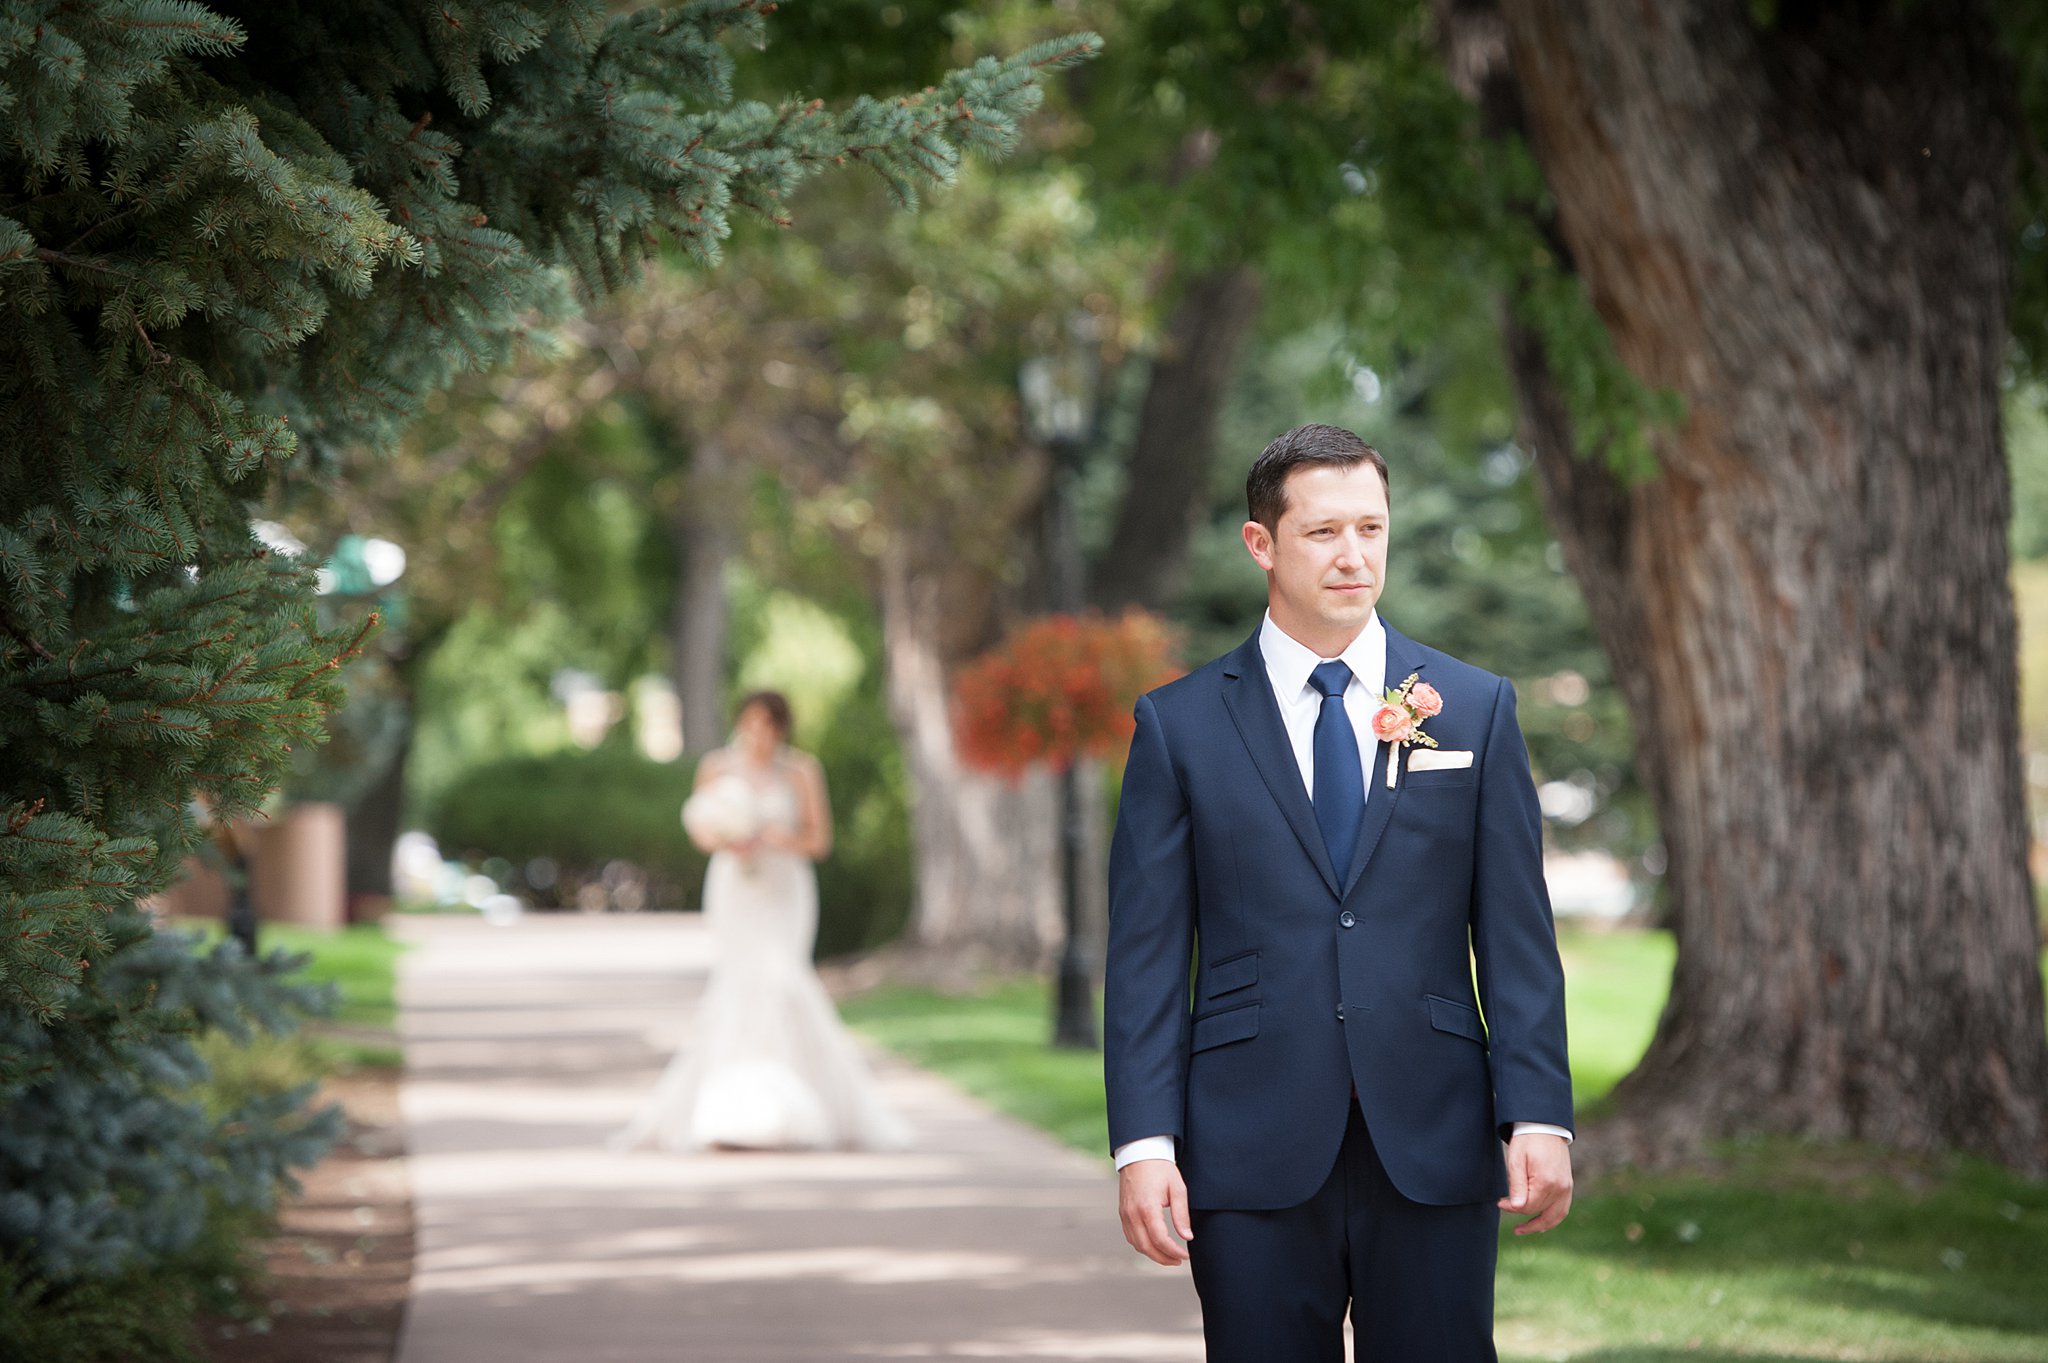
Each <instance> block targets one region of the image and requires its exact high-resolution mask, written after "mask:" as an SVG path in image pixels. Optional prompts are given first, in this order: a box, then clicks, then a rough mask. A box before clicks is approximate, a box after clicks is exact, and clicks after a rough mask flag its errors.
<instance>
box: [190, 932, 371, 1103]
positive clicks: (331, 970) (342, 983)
mask: <svg viewBox="0 0 2048 1363" xmlns="http://www.w3.org/2000/svg"><path fill="white" fill-rule="evenodd" d="M176 926H177V927H178V928H180V929H181V930H183V931H187V932H199V933H201V934H203V935H204V936H206V937H207V938H209V939H211V938H214V937H219V936H220V935H221V934H222V928H221V926H220V924H218V923H213V922H198V921H194V920H189V919H188V920H184V921H181V922H179V923H178V924H177V925H176ZM256 945H257V947H258V949H259V950H261V951H263V952H265V953H268V952H270V951H274V950H278V949H283V950H285V951H289V952H294V953H306V954H309V955H310V956H311V957H312V959H311V960H310V961H309V962H308V963H307V964H306V966H305V967H304V968H303V969H302V970H301V971H300V972H299V975H298V978H299V979H301V980H304V981H306V982H308V983H312V984H332V985H334V986H335V988H336V989H337V990H338V991H339V997H338V998H337V1000H336V1002H335V1008H334V1012H333V1013H332V1014H331V1015H329V1016H327V1017H322V1018H309V1019H307V1020H306V1022H305V1023H304V1025H303V1026H302V1028H301V1030H300V1032H299V1034H298V1035H297V1036H294V1037H288V1038H284V1039H283V1040H282V1041H272V1040H270V1039H266V1041H265V1042H264V1043H263V1044H267V1045H278V1046H282V1047H284V1048H285V1049H286V1050H288V1051H292V1052H301V1051H302V1052H304V1054H303V1055H302V1056H299V1055H294V1056H291V1057H287V1058H286V1059H285V1060H284V1061H283V1062H282V1063H303V1064H304V1065H305V1066H306V1067H307V1068H308V1069H309V1070H310V1071H311V1072H313V1073H323V1072H325V1071H327V1070H330V1069H335V1068H344V1069H345V1068H351V1067H354V1066H358V1065H362V1066H369V1067H372V1068H396V1067H397V1066H399V1065H400V1064H402V1063H403V1057H402V1056H401V1055H400V1053H399V1049H398V1044H397V1038H396V1036H395V1035H391V1033H392V1029H393V1028H394V1027H395V1026H396V1025H397V1020H398V992H397V988H398V985H397V978H398V957H399V955H400V954H401V953H402V952H403V951H404V950H405V947H404V946H403V945H402V944H401V943H399V942H397V941H394V940H393V939H392V938H391V937H389V936H388V935H386V933H385V931H384V929H383V928H382V927H381V926H379V925H378V924H375V923H353V924H350V925H349V926H347V927H344V928H340V929H337V930H335V931H332V932H328V931H323V930H321V929H318V928H308V927H301V926H299V925H298V924H295V923H265V924H263V925H262V926H261V927H260V928H258V929H257V935H256ZM273 1063H279V1062H278V1061H277V1060H276V1059H273Z"/></svg>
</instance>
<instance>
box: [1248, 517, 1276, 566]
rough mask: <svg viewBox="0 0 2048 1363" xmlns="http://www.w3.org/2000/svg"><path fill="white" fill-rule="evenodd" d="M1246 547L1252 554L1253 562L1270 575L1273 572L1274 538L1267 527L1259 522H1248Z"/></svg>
mask: <svg viewBox="0 0 2048 1363" xmlns="http://www.w3.org/2000/svg"><path fill="white" fill-rule="evenodd" d="M1244 547H1245V549H1246V550H1247V551H1248V552H1249V553H1250V554H1251V556H1252V562H1254V563H1256V564H1258V565H1259V567H1261V568H1263V569H1265V570H1266V571H1267V572H1269V573H1270V572H1272V571H1273V537H1272V536H1271V535H1270V534H1268V533H1267V532H1266V527H1265V526H1263V525H1260V524H1259V523H1258V522H1257V521H1246V522H1245V523H1244Z"/></svg>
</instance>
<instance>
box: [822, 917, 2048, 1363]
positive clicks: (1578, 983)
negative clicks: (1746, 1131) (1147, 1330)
mask: <svg viewBox="0 0 2048 1363" xmlns="http://www.w3.org/2000/svg"><path fill="white" fill-rule="evenodd" d="M1561 945H1562V948H1563V952H1564V957H1565V968H1566V980H1567V1006H1568V1009H1569V1014H1570V1028H1571V1039H1572V1074H1573V1080H1574V1084H1575V1086H1576V1091H1577V1096H1578V1099H1579V1101H1580V1103H1581V1104H1584V1103H1588V1102H1592V1101H1595V1100H1597V1099H1598V1098H1600V1097H1602V1096H1604V1095H1605V1094H1606V1092H1607V1091H1608V1089H1609V1088H1611V1087H1612V1086H1613V1084H1614V1082H1615V1080H1617V1079H1618V1078H1620V1077H1621V1075H1622V1074H1624V1073H1626V1072H1627V1070H1628V1068H1629V1067H1630V1066H1631V1065H1632V1064H1633V1063H1634V1062H1635V1059H1636V1057H1637V1056H1638V1055H1639V1054H1641V1052H1642V1049H1643V1047H1644V1046H1645V1045H1646V1044H1647V1043H1648V1041H1649V1038H1650V1033H1651V1030H1652V1028H1653V1027H1654V1026H1655V1023H1656V1018H1657V1012H1658V1009H1659V1008H1660V1007H1661V1006H1662V1004H1663V998H1664V991H1665V989H1666V988H1667V987H1668V984H1669V981H1670V971H1671V958H1672V952H1671V944H1670V940H1669V938H1668V937H1665V936H1664V935H1662V934H1656V933H1600V934H1593V933H1579V932H1567V933H1565V934H1564V936H1563V938H1562V941H1561ZM845 1013H846V1017H847V1019H848V1021H850V1022H851V1023H853V1025H854V1026H856V1027H858V1028H859V1029H860V1030H861V1031H862V1032H864V1033H866V1034H867V1035H868V1036H871V1037H873V1038H874V1039H875V1040H876V1041H878V1042H880V1043H882V1044H883V1045H885V1046H888V1047H890V1048H891V1049H894V1050H896V1051H898V1052H900V1053H902V1054H904V1055H906V1056H908V1057H909V1058H910V1059H912V1060H914V1061H916V1062H918V1063H919V1064H922V1065H926V1066H929V1067H930V1068H932V1069H935V1070H937V1071H939V1072H940V1073H942V1074H945V1075H947V1076H948V1077H950V1078H951V1079H953V1080H954V1081H955V1082H957V1083H959V1084H960V1085H961V1086H962V1087H963V1088H966V1089H967V1090H969V1091H970V1092H972V1093H975V1094H978V1095H979V1096H981V1097H982V1098H984V1099H986V1100H987V1101H989V1102H990V1103H992V1104H993V1105H995V1106H996V1107H999V1108H1001V1109H1003V1110H1005V1111H1007V1112H1010V1113H1012V1114H1014V1115H1016V1116H1018V1117H1020V1118H1022V1119H1024V1120H1026V1121H1029V1122H1032V1123H1034V1124H1036V1125H1038V1126H1041V1127H1043V1128H1045V1129H1046V1130H1048V1131H1051V1132H1052V1133H1054V1134H1055V1135H1057V1136H1059V1137H1060V1138H1061V1139H1063V1140H1065V1141H1067V1142H1069V1143H1071V1144H1073V1145H1075V1146H1078V1147H1079V1148H1081V1149H1083V1150H1087V1151H1089V1152H1091V1153H1096V1152H1101V1151H1103V1149H1104V1145H1105V1143H1106V1140H1107V1136H1106V1126H1105V1121H1104V1117H1103V1110H1102V1082H1101V1061H1100V1058H1099V1057H1097V1056H1095V1055H1093V1054H1085V1053H1083V1054H1077V1053H1059V1052H1053V1051H1051V1050H1048V1049H1047V1047H1046V1045H1045V1038H1046V1037H1047V1035H1048V1033H1049V1030H1050V1022H1049V1018H1050V1013H1049V1005H1048V1003H1047V999H1046V991H1045V987H1044V985H1043V984H1042V983H1040V982H1038V981H1013V982H1009V983H1005V984H1002V985H1000V986H995V987H992V988H991V989H989V990H988V991H986V992H984V993H982V994H978V995H974V996H968V997H953V996H946V995H940V994H934V993H932V992H929V991H923V990H907V989H892V990H878V991H875V992H873V993H870V994H867V995H864V996H862V997H859V998H856V999H853V1000H851V1001H850V1002H849V1003H848V1004H847V1005H846V1008H845ZM1103 1214H1104V1215H1105V1216H1110V1215H1113V1214H1114V1212H1113V1209H1112V1208H1109V1207H1107V1206H1105V1208H1104V1212H1103ZM1497 1334H1498V1338H1499V1343H1500V1348H1501V1356H1502V1358H1503V1359H1504V1360H1508V1361H1509V1363H1535V1361H1536V1360H1548V1359H1572V1360H1579V1361H1580V1363H1678V1360H1682V1359H1698V1360H1705V1361H1706V1363H1808V1361H1809V1360H1823V1359H1859V1360H1885V1361H1886V1363H1908V1360H1914V1361H1916V1363H1917V1361H1918V1360H1929V1361H1930V1363H1933V1361H1935V1360H1940V1361H1941V1363H1992V1361H1993V1360H1997V1361H1998V1363H2022V1361H2025V1363H2042V1361H2043V1360H2048V1184H2038V1183H2028V1182H2026V1181H2024V1180H2021V1179H2018V1178H2015V1177H2013V1176H2012V1175H2010V1174H2007V1173H2005V1172H2004V1171H2002V1170H1998V1169H1995V1168H1991V1167H1989V1166H1986V1165H1983V1164H1981V1163H1978V1162H1975V1161H1967V1160H1948V1161H1911V1160H1900V1159H1895V1158H1885V1157H1880V1156H1876V1155H1873V1154H1870V1153H1869V1152H1863V1151H1854V1150H1815V1149H1809V1148H1805V1147H1801V1146H1797V1145H1794V1144H1791V1143H1788V1142H1773V1143H1764V1144H1758V1145H1754V1146H1743V1147H1738V1148H1733V1149H1730V1150H1727V1151H1725V1152H1723V1154H1722V1156H1721V1159H1720V1162H1719V1164H1718V1166H1717V1168H1716V1170H1715V1171H1714V1172H1713V1173H1712V1174H1711V1176H1709V1175H1707V1174H1688V1175H1682V1176H1679V1175H1657V1176H1650V1175H1641V1174H1623V1175H1615V1176H1611V1177H1609V1178H1607V1179H1606V1180H1604V1181H1602V1182H1601V1183H1599V1184H1598V1185H1597V1186H1593V1187H1586V1188H1582V1189H1581V1192H1580V1196H1579V1198H1578V1201H1577V1202H1576V1204H1575V1205H1574V1208H1573V1211H1572V1216H1571V1219H1570V1220H1569V1221H1567V1222H1566V1223H1565V1225H1564V1226H1563V1227H1562V1228H1560V1229H1559V1230H1557V1231H1555V1232H1553V1233H1552V1234H1550V1235H1546V1236H1541V1237H1536V1238H1532V1239H1530V1240H1516V1239H1514V1238H1513V1237H1511V1236H1508V1235H1506V1234H1505V1233H1504V1234H1503V1235H1502V1240H1501V1270H1500V1290H1499V1321H1498V1331H1497Z"/></svg>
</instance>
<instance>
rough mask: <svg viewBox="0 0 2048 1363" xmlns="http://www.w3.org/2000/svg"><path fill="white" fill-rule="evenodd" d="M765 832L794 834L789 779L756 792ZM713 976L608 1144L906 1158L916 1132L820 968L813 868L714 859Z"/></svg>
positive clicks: (710, 897)
mask: <svg viewBox="0 0 2048 1363" xmlns="http://www.w3.org/2000/svg"><path fill="white" fill-rule="evenodd" d="M749 789H751V790H752V791H753V793H754V797H755V799H756V801H757V802H758V809H757V813H758V814H759V817H760V818H761V819H762V821H763V822H764V823H768V824H772V825H774V826H776V827H779V828H782V829H785V830H790V831H794V830H795V829H796V828H797V826H798V822H799V817H800V815H799V808H798V801H797V792H796V790H795V788H794V787H793V786H792V785H791V784H790V782H789V779H788V778H787V777H786V776H782V775H779V774H778V775H776V776H775V777H774V778H773V779H771V780H770V781H768V782H766V783H760V784H756V783H753V782H749ZM704 920H705V924H706V926H707V927H708V928H709V929H710V931H711V940H712V948H713V957H712V966H711V977H710V980H709V981H708V982H707V983H706V986H705V991H704V998H703V1001H702V1003H701V1004H700V1005H699V1006H698V1010H697V1025H696V1028H695V1030H694V1031H693V1033H692V1034H691V1036H690V1038H689V1039H688V1041H687V1042H686V1043H685V1044H684V1046H683V1048H682V1049H681V1050H679V1051H678V1052H677V1053H676V1056H675V1058H674V1059H673V1060H671V1061H670V1062H669V1064H668V1068H667V1069H666V1070H664V1071H663V1072H662V1076H661V1079H660V1082H659V1083H657V1084H656V1085H655V1088H654V1091H653V1093H651V1094H650V1095H649V1096H648V1098H647V1101H646V1102H644V1103H643V1104H641V1107H640V1110H639V1112H638V1113H636V1114H635V1116H634V1118H633V1120H632V1121H631V1122H630V1123H629V1124H628V1125H627V1126H626V1127H625V1128H624V1129H623V1130H621V1131H620V1132H618V1133H617V1134H616V1135H615V1136H614V1137H613V1138H612V1141H611V1144H612V1146H613V1147H614V1148H615V1149H630V1148H632V1147H634V1146H638V1145H641V1144H643V1143H645V1142H647V1141H649V1140H652V1141H653V1142H654V1143H656V1144H658V1145H660V1146H663V1147H665V1148H667V1149H670V1150H702V1149H705V1148H707V1147H709V1146H738V1147H745V1148H750V1149H833V1148H838V1149H867V1150H877V1149H901V1148H902V1147H904V1146H906V1145H907V1144H909V1140H910V1131H909V1128H908V1127H907V1126H905V1124H904V1123H903V1121H902V1120H901V1119H900V1118H899V1117H898V1116H897V1115H896V1114H895V1112H894V1111H893V1110H891V1109H890V1107H889V1106H888V1105H887V1104H886V1103H885V1102H884V1101H883V1099H882V1097H881V1095H880V1093H878V1092H877V1091H876V1088H875V1084H874V1080H873V1079H872V1078H871V1077H870V1076H869V1074H868V1068H867V1065H866V1063H865V1062H864V1061H863V1060H862V1058H861V1055H860V1052H859V1050H858V1049H857V1048H856V1047H855V1045H854V1042H853V1038H852V1037H851V1036H849V1035H848V1034H847V1032H846V1029H845V1027H844V1026H843V1025H842V1024H841V1023H840V1021H839V1014H838V1012H837V1010H835V1009H834V1008H833V1006H832V1000H831V998H830V996H829V995H827V994H826V993H825V987H824V985H823V984H821V983H820V982H819V980H818V976H817V972H815V971H814V970H812V968H811V946H812V942H813V940H814V939H815V937H816V935H817V929H818V877H817V872H816V870H815V869H814V868H813V867H812V865H811V862H810V859H809V858H807V857H804V856H800V855H798V854H796V853H794V852H780V851H764V852H756V853H754V854H753V855H752V856H750V857H742V856H740V855H739V854H738V853H734V852H714V853H713V854H712V856H711V864H710V866H709V867H708V868H707V869H706V871H705V874H704Z"/></svg>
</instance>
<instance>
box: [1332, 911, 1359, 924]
mask: <svg viewBox="0 0 2048 1363" xmlns="http://www.w3.org/2000/svg"><path fill="white" fill-rule="evenodd" d="M1337 921H1338V922H1339V923H1341V924H1343V925H1344V926H1345V927H1347V928H1348V927H1353V926H1355V925H1356V924H1357V922H1358V919H1357V918H1355V917H1353V916H1352V913H1351V910H1349V909H1346V910H1344V912H1342V913H1340V914H1338V915H1337Z"/></svg>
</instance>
